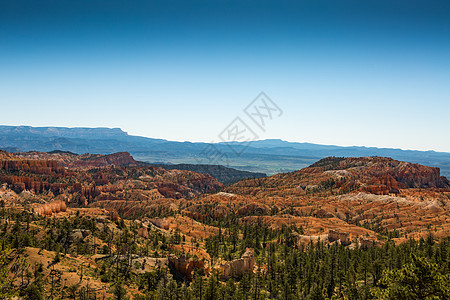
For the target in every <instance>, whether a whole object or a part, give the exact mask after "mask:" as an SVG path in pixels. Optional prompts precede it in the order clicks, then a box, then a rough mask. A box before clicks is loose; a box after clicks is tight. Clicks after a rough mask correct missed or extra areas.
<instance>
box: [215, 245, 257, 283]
mask: <svg viewBox="0 0 450 300" xmlns="http://www.w3.org/2000/svg"><path fill="white" fill-rule="evenodd" d="M254 267H255V253H254V250H253V249H251V248H247V249H246V251H245V252H244V254H242V256H241V258H239V259H235V260H232V261H228V262H225V263H223V264H222V265H220V266H219V274H220V276H221V277H222V278H225V279H226V278H230V277H232V276H242V275H243V274H244V273H245V272H251V271H253V268H254Z"/></svg>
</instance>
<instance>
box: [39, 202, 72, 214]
mask: <svg viewBox="0 0 450 300" xmlns="http://www.w3.org/2000/svg"><path fill="white" fill-rule="evenodd" d="M31 208H32V210H33V212H34V213H36V214H39V215H47V216H51V215H53V214H57V213H59V212H64V211H66V210H67V206H66V203H65V202H64V201H62V200H55V201H52V202H49V203H45V204H33V205H32V207H31Z"/></svg>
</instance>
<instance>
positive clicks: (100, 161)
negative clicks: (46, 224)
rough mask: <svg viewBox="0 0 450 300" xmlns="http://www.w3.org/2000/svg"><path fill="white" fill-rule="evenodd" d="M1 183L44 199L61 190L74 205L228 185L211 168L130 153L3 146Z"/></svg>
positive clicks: (175, 195)
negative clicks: (157, 163) (179, 166)
mask: <svg viewBox="0 0 450 300" xmlns="http://www.w3.org/2000/svg"><path fill="white" fill-rule="evenodd" d="M49 158H53V159H55V160H50V159H49ZM59 162H61V163H62V164H63V165H65V166H66V167H62V166H61V165H60V164H59ZM124 165H125V166H124ZM0 185H5V186H4V188H6V189H9V190H11V191H12V192H15V193H17V194H21V193H23V192H27V193H28V194H29V193H31V194H33V195H34V196H35V198H38V199H41V200H43V201H51V200H53V197H55V196H58V197H60V198H62V199H65V201H66V202H67V204H68V205H69V206H77V205H83V206H84V205H88V204H91V203H94V202H100V201H153V200H157V199H161V198H166V199H181V198H193V197H195V196H198V195H200V194H201V193H205V192H212V191H215V190H217V189H218V188H221V187H222V184H221V183H219V182H218V181H217V180H216V179H215V178H213V177H211V176H209V175H207V174H200V173H195V172H191V171H179V170H164V169H162V168H155V167H152V166H139V165H138V163H137V162H136V161H134V159H133V158H132V157H131V156H130V155H129V154H128V153H117V154H112V155H92V154H85V155H81V156H78V155H74V154H71V153H53V154H48V153H39V152H33V153H31V152H30V153H26V154H21V155H13V154H10V153H6V152H0ZM19 198H20V197H19ZM153 204H154V203H153ZM143 213H145V212H143Z"/></svg>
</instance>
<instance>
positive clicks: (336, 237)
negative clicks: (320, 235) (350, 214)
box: [328, 229, 352, 246]
mask: <svg viewBox="0 0 450 300" xmlns="http://www.w3.org/2000/svg"><path fill="white" fill-rule="evenodd" d="M328 240H329V241H330V242H334V241H340V242H341V244H342V245H344V246H348V245H350V244H351V243H352V235H351V234H350V233H349V232H344V231H341V230H339V229H330V230H329V231H328Z"/></svg>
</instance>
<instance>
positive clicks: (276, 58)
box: [0, 0, 450, 152]
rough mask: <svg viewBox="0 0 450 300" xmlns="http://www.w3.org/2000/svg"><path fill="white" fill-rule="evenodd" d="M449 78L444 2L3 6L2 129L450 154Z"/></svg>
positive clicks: (448, 8)
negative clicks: (251, 132)
mask: <svg viewBox="0 0 450 300" xmlns="http://www.w3.org/2000/svg"><path fill="white" fill-rule="evenodd" d="M449 83H450V2H448V1H415V0H409V1H383V0H381V1H380V0H377V1H375V0H374V1H345V0H344V1H321V0H319V1H283V0H281V1H248V0H247V1H246V0H244V1H234V0H223V1H171V0H168V1H167V0H166V1H95V0H93V1H61V0H59V1H45V0H44V1H5V0H0V104H1V107H2V114H1V116H2V117H1V122H0V123H1V124H7V125H32V126H70V127H76V126H84V127H99V126H106V127H120V128H122V129H123V130H125V131H127V132H129V133H130V134H135V135H142V136H148V137H155V138H166V139H170V140H180V141H184V140H190V141H218V137H217V135H218V134H220V133H221V132H222V130H223V129H224V128H225V127H226V126H227V125H228V124H229V123H230V122H231V121H232V120H233V119H234V118H235V117H236V116H241V117H242V118H245V115H244V113H243V109H244V108H245V107H246V106H247V104H248V103H250V102H251V101H252V100H253V99H254V98H255V97H256V96H257V95H258V94H259V92H261V91H264V92H266V94H267V95H268V96H270V97H271V98H272V99H273V101H274V102H276V103H277V104H278V105H279V106H280V107H281V108H282V109H283V112H284V113H283V115H282V116H281V117H280V118H277V119H275V120H273V121H272V122H270V123H269V124H268V125H267V131H266V132H258V135H259V136H260V137H261V138H281V139H285V140H289V141H299V142H312V143H320V144H336V145H365V146H378V147H394V148H403V149H420V150H429V149H432V150H437V151H447V152H450V138H449V130H450V118H449V112H450V84H449ZM255 130H256V129H255Z"/></svg>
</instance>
